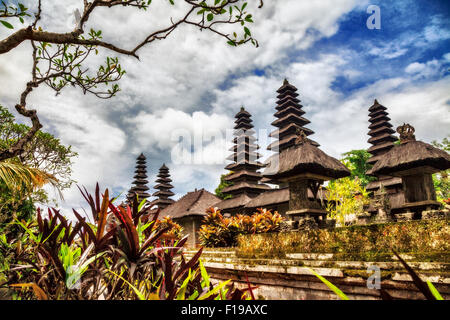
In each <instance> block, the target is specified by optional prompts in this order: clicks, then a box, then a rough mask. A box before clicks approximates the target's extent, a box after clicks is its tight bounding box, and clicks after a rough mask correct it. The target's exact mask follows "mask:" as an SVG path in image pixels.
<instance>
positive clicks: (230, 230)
mask: <svg viewBox="0 0 450 320" xmlns="http://www.w3.org/2000/svg"><path fill="white" fill-rule="evenodd" d="M206 213H207V215H206V217H205V218H204V221H203V222H204V224H203V225H202V226H201V227H200V230H199V240H200V243H201V244H202V245H203V246H205V247H233V246H236V245H237V237H238V235H241V234H256V233H267V232H276V231H279V229H280V224H281V222H282V221H283V217H282V216H281V215H280V214H279V213H278V212H275V213H273V214H272V212H271V211H270V210H266V209H257V212H256V213H254V214H253V215H251V216H248V215H242V214H238V215H236V216H233V217H229V218H225V217H224V216H222V214H221V213H220V210H218V209H217V208H209V209H208V210H207V211H206Z"/></svg>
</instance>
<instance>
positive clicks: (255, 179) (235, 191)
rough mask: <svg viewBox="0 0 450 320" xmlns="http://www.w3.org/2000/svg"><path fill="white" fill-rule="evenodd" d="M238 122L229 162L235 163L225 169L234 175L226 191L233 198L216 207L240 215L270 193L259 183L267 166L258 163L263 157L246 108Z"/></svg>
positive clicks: (239, 116) (242, 110) (229, 180)
mask: <svg viewBox="0 0 450 320" xmlns="http://www.w3.org/2000/svg"><path fill="white" fill-rule="evenodd" d="M235 118H236V120H235V126H234V136H235V137H234V139H233V143H234V146H233V147H232V148H231V149H230V151H232V152H233V153H232V154H231V155H230V156H229V157H228V158H227V160H231V161H232V163H230V164H229V165H227V166H226V167H225V169H227V170H229V171H231V174H229V175H228V176H227V177H226V178H225V179H226V181H228V182H231V185H230V186H228V187H226V188H224V189H223V190H222V193H223V194H226V195H230V196H231V198H229V199H226V200H223V201H221V202H219V203H217V204H216V206H217V207H218V208H220V209H221V210H222V211H223V212H224V213H240V212H241V211H242V209H243V207H244V206H245V204H247V203H248V202H249V201H250V200H251V199H252V198H254V197H256V196H258V195H259V194H261V193H262V192H264V191H266V190H269V189H270V187H269V186H267V185H265V184H261V183H259V182H260V180H261V173H259V172H258V170H259V169H261V168H262V167H263V166H264V165H263V164H262V163H260V162H259V161H258V159H260V158H261V154H259V153H258V151H257V150H258V149H259V146H258V145H257V144H256V138H255V137H254V134H255V130H253V124H252V119H251V114H250V113H249V112H248V111H246V110H245V108H244V107H242V108H241V110H240V111H239V112H238V113H237V114H236V116H235Z"/></svg>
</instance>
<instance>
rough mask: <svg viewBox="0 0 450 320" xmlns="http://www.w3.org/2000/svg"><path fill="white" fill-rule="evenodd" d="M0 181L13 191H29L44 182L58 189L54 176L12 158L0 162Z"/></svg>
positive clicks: (40, 186) (42, 184)
mask: <svg viewBox="0 0 450 320" xmlns="http://www.w3.org/2000/svg"><path fill="white" fill-rule="evenodd" d="M0 183H1V184H3V185H5V186H6V188H8V189H9V190H11V191H14V192H30V191H33V190H36V189H39V188H42V187H43V186H44V185H45V184H50V185H52V186H53V187H55V188H56V189H58V179H57V178H56V177H55V176H53V175H51V174H49V173H46V172H44V171H42V170H40V169H37V168H32V167H29V166H26V165H24V164H22V163H21V162H19V161H17V160H13V159H8V160H5V161H1V162H0ZM58 191H59V189H58Z"/></svg>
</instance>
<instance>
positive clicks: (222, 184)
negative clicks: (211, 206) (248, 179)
mask: <svg viewBox="0 0 450 320" xmlns="http://www.w3.org/2000/svg"><path fill="white" fill-rule="evenodd" d="M232 173H233V172H229V173H226V174H222V175H220V183H219V185H218V186H217V188H216V189H215V190H214V193H215V194H216V196H217V197H218V198H220V199H222V200H226V199H230V198H231V194H224V193H222V190H223V189H224V188H226V187H229V186H231V185H232V184H233V183H232V182H229V181H227V180H225V178H226V177H227V176H228V175H230V174H232Z"/></svg>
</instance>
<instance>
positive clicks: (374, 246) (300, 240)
mask: <svg viewBox="0 0 450 320" xmlns="http://www.w3.org/2000/svg"><path fill="white" fill-rule="evenodd" d="M392 250H395V251H397V252H400V253H408V254H412V255H416V256H417V257H418V258H420V259H423V260H424V261H425V260H428V259H429V258H431V260H434V259H435V258H436V259H439V261H448V260H449V259H450V255H449V254H448V253H449V252H450V226H449V219H430V220H413V221H406V222H392V223H385V224H372V225H365V226H351V227H341V228H336V229H331V230H327V229H315V230H309V231H302V232H287V233H282V232H280V233H274V234H255V235H240V236H239V237H238V248H237V254H238V255H239V256H241V257H249V258H250V257H251V258H254V257H285V255H286V254H287V253H333V254H335V255H336V256H337V257H339V259H344V260H354V259H356V260H368V261H370V260H371V259H390V258H391V257H392ZM372 261H373V260H372Z"/></svg>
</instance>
